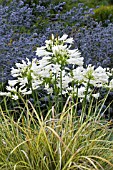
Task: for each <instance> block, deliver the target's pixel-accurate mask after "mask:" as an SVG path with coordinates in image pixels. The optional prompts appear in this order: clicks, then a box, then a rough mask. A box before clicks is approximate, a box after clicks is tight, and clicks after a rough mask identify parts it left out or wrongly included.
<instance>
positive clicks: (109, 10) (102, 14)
mask: <svg viewBox="0 0 113 170" xmlns="http://www.w3.org/2000/svg"><path fill="white" fill-rule="evenodd" d="M94 13H95V14H94V16H93V17H94V18H95V19H96V20H97V21H102V22H105V20H108V19H109V20H110V21H111V22H112V21H113V5H109V6H101V7H99V8H97V9H95V10H94Z"/></svg>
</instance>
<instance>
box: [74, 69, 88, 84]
mask: <svg viewBox="0 0 113 170" xmlns="http://www.w3.org/2000/svg"><path fill="white" fill-rule="evenodd" d="M85 72H86V70H85V69H84V68H83V67H82V66H80V67H77V68H76V69H73V70H72V73H73V79H74V81H77V82H81V81H83V80H84V74H85Z"/></svg>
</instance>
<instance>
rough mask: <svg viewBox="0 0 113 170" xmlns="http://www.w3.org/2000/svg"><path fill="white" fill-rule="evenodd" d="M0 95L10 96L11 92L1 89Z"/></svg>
mask: <svg viewBox="0 0 113 170" xmlns="http://www.w3.org/2000/svg"><path fill="white" fill-rule="evenodd" d="M0 96H8V97H11V93H10V92H1V91H0Z"/></svg>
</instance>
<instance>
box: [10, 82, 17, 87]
mask: <svg viewBox="0 0 113 170" xmlns="http://www.w3.org/2000/svg"><path fill="white" fill-rule="evenodd" d="M17 83H18V80H8V84H9V85H10V86H11V87H13V86H15V85H16V84H17Z"/></svg>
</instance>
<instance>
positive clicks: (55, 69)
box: [0, 34, 113, 101]
mask: <svg viewBox="0 0 113 170" xmlns="http://www.w3.org/2000/svg"><path fill="white" fill-rule="evenodd" d="M73 42H74V40H73V38H68V35H67V34H64V35H63V36H62V37H59V36H57V37H54V35H52V36H51V39H50V40H46V41H45V46H42V47H38V48H37V50H36V55H38V56H39V57H41V59H40V60H38V59H36V58H34V59H32V61H30V60H29V59H28V58H26V61H24V60H22V63H16V68H14V67H12V70H11V75H12V76H13V78H14V79H13V80H8V86H6V89H7V92H0V95H1V96H4V95H5V96H10V97H11V98H12V99H15V100H17V99H18V98H19V94H22V95H28V94H32V93H33V91H34V90H38V88H40V87H42V88H43V89H45V90H46V91H47V93H48V94H49V95H59V96H62V95H65V94H68V95H72V94H73V95H74V96H77V97H78V98H80V99H83V98H84V97H86V95H87V99H89V97H90V96H92V97H94V98H96V99H98V97H99V91H98V92H97V91H95V90H94V89H95V88H102V87H105V88H110V89H112V88H113V80H110V79H109V78H110V76H112V73H111V71H110V70H109V69H104V68H102V67H101V66H99V67H98V68H95V67H94V66H92V65H88V66H87V67H86V68H84V67H83V64H84V63H83V57H81V54H80V52H79V51H78V49H73V50H72V49H71V48H72V44H73ZM70 64H71V65H72V67H71V69H69V67H68V65H70ZM81 101H82V100H81Z"/></svg>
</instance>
